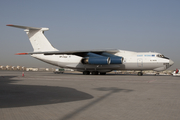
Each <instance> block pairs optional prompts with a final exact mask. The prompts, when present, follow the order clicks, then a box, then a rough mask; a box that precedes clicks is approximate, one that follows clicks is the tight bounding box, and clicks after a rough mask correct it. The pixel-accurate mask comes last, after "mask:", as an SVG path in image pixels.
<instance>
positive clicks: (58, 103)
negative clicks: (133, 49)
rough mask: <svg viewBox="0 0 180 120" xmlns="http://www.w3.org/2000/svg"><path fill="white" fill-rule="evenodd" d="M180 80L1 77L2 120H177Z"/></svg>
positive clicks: (4, 73)
mask: <svg viewBox="0 0 180 120" xmlns="http://www.w3.org/2000/svg"><path fill="white" fill-rule="evenodd" d="M179 91H180V77H173V76H152V75H144V76H137V75H116V74H114V75H113V74H107V75H81V74H79V73H65V74H53V73H51V72H25V76H24V77H22V72H13V71H0V120H179V119H180V94H179Z"/></svg>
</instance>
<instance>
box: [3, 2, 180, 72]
mask: <svg viewBox="0 0 180 120" xmlns="http://www.w3.org/2000/svg"><path fill="white" fill-rule="evenodd" d="M179 6H180V1H179V0H51V1H50V0H13V1H12V0H1V1H0V56H1V58H0V65H11V66H17V65H20V66H26V67H54V66H51V65H48V64H46V63H43V62H41V61H39V60H36V59H34V58H32V57H31V56H28V55H25V56H18V55H15V53H18V52H32V51H33V49H32V46H31V44H30V42H29V39H28V37H27V35H26V34H25V32H24V31H23V29H17V28H12V27H7V26H6V25H7V24H15V25H24V26H31V27H47V28H49V31H45V36H46V37H47V39H48V40H49V41H50V43H51V44H52V45H53V46H54V47H55V48H57V49H59V50H60V51H61V50H62V51H70V50H89V49H107V48H108V49H109V48H112V49H120V50H128V51H135V52H149V51H151V52H158V53H162V54H164V55H165V56H167V57H169V58H171V59H172V60H173V61H174V62H175V64H174V65H173V66H172V67H171V68H170V69H175V68H180V54H179V50H180V47H179V46H180V7H179Z"/></svg>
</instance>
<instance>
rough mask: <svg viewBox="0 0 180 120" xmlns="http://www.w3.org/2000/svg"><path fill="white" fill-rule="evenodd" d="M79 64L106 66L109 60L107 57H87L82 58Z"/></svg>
mask: <svg viewBox="0 0 180 120" xmlns="http://www.w3.org/2000/svg"><path fill="white" fill-rule="evenodd" d="M81 62H82V63H83V64H92V65H108V64H110V63H111V59H110V58H109V57H89V58H83V59H82V60H81Z"/></svg>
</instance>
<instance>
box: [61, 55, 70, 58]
mask: <svg viewBox="0 0 180 120" xmlns="http://www.w3.org/2000/svg"><path fill="white" fill-rule="evenodd" d="M59 58H68V56H67V55H61V56H59Z"/></svg>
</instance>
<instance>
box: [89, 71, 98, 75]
mask: <svg viewBox="0 0 180 120" xmlns="http://www.w3.org/2000/svg"><path fill="white" fill-rule="evenodd" d="M91 74H92V75H98V74H99V72H98V71H92V72H91Z"/></svg>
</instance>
